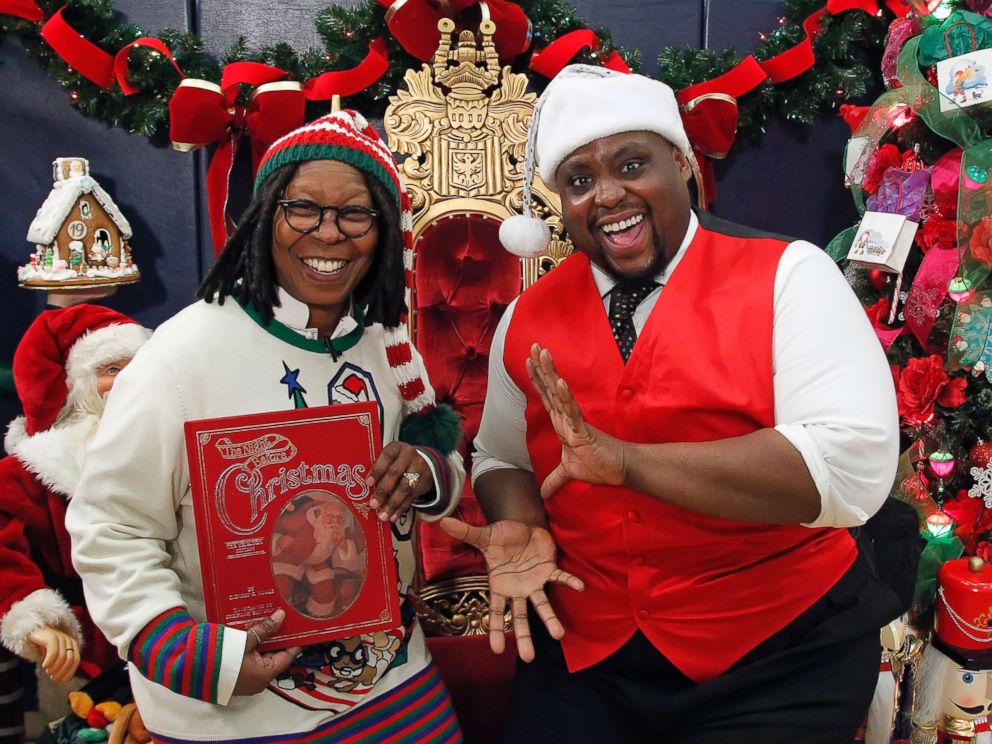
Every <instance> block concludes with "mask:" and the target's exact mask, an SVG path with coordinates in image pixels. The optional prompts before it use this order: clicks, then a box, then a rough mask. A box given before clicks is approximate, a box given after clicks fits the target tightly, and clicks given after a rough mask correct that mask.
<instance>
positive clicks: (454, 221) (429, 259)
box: [383, 3, 571, 635]
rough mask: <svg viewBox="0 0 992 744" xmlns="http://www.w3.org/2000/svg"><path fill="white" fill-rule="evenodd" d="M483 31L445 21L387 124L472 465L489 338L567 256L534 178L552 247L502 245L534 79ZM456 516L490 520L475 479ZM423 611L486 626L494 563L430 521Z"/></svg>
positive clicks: (443, 395)
mask: <svg viewBox="0 0 992 744" xmlns="http://www.w3.org/2000/svg"><path fill="white" fill-rule="evenodd" d="M480 7H481V10H482V13H483V20H482V22H481V24H480V26H479V34H478V37H477V35H476V34H475V33H473V32H472V31H470V30H463V31H461V32H460V33H456V31H455V23H454V22H453V21H452V20H451V19H447V18H446V19H442V20H441V21H440V22H439V23H438V29H439V30H440V31H441V41H440V44H439V46H438V48H437V51H436V52H435V54H434V59H433V61H432V63H430V64H424V65H423V66H422V67H421V68H420V69H419V70H414V69H411V70H408V71H407V73H406V76H405V78H404V85H403V86H402V87H401V88H400V90H398V91H397V93H396V95H395V96H392V97H391V98H390V104H389V107H388V108H387V109H386V114H385V117H384V122H383V123H384V128H385V132H386V136H387V140H388V144H389V147H390V149H392V150H393V151H394V152H395V153H397V154H398V155H401V156H404V155H405V156H407V157H406V159H405V160H404V161H403V163H402V169H403V174H404V177H405V179H406V185H407V189H408V191H409V193H410V196H411V201H412V204H413V236H414V249H415V259H414V267H413V276H414V286H413V288H412V290H411V296H410V310H411V312H410V315H409V323H410V335H411V338H413V340H414V343H415V344H416V345H417V348H418V349H419V350H420V352H421V354H423V356H424V360H425V363H426V366H427V370H428V373H429V375H430V379H431V382H432V384H433V385H434V388H435V390H436V392H437V395H438V400H439V401H440V402H444V403H448V404H450V405H452V406H453V407H454V408H455V410H456V411H458V412H459V413H460V414H461V415H462V417H463V420H464V426H465V441H464V442H463V452H464V453H465V455H466V469H467V470H468V469H469V466H470V464H471V462H470V457H469V454H470V448H471V442H472V440H473V439H474V437H475V435H476V433H477V431H478V427H479V420H480V418H481V415H482V405H483V402H484V400H485V390H486V375H487V372H488V355H489V346H490V344H491V342H492V335H493V332H494V331H495V329H496V325H497V323H498V322H499V319H500V317H501V316H502V313H503V311H504V310H505V308H506V306H507V305H508V304H509V303H510V302H511V301H512V300H513V298H514V297H516V296H517V295H518V294H519V293H520V292H521V290H522V289H524V288H526V287H527V286H529V285H530V284H532V283H533V282H535V281H536V280H537V279H538V278H539V277H540V276H541V274H543V273H545V272H546V271H548V270H550V269H551V268H553V267H554V266H555V265H557V263H558V262H560V261H561V260H563V259H564V258H565V257H566V256H567V255H568V253H570V251H571V248H570V245H569V244H568V241H567V237H566V236H565V235H564V232H563V227H562V223H561V217H560V206H559V200H558V197H557V196H556V195H555V194H553V193H552V192H551V191H549V190H548V189H547V187H546V186H545V185H544V184H543V183H542V182H541V181H540V179H539V178H535V182H534V184H533V197H532V209H533V210H534V213H535V214H536V215H539V216H541V217H542V218H543V219H545V221H546V222H547V223H548V225H549V227H550V228H551V231H552V241H551V244H550V245H549V247H548V250H547V253H546V254H545V255H544V256H541V257H538V258H532V259H519V258H517V257H515V256H513V255H511V254H509V253H507V252H506V251H505V250H504V249H503V248H502V246H501V245H500V242H499V238H498V233H499V226H500V223H501V222H502V221H503V220H504V219H506V218H508V217H510V216H512V215H514V214H519V213H520V210H521V207H522V201H523V177H524V151H525V146H526V141H527V127H528V125H529V123H530V118H531V115H532V113H533V110H534V105H535V103H536V101H537V96H536V95H535V94H534V93H528V92H527V77H526V76H525V75H521V74H516V73H513V72H512V71H511V69H510V67H501V66H500V64H499V56H498V54H497V51H496V47H495V46H494V44H493V34H494V32H495V30H496V24H495V23H493V21H492V20H490V19H489V18H488V17H487V16H486V7H485V4H484V3H480ZM458 516H459V517H461V518H462V519H465V520H466V521H469V522H473V523H476V524H482V523H484V521H485V520H484V518H483V516H482V514H481V511H480V510H479V507H478V504H477V503H476V501H475V497H474V494H473V493H472V489H471V484H467V485H466V488H465V493H464V494H463V497H462V504H461V506H460V508H459V514H458ZM417 539H418V548H419V558H420V566H421V582H420V586H419V587H418V592H417V594H418V597H419V602H418V605H419V606H418V610H419V612H420V615H421V619H422V621H423V624H424V627H425V629H426V630H427V632H428V633H429V634H434V635H473V634H484V633H486V632H488V622H489V619H488V614H487V613H488V591H487V589H488V586H487V582H486V576H485V565H484V563H483V562H482V560H481V556H479V555H478V554H477V553H476V552H475V551H474V549H472V548H469V547H468V546H464V545H458V544H455V543H453V541H451V540H450V539H449V538H447V537H446V536H445V535H443V533H441V532H440V530H438V529H437V528H435V527H433V526H430V525H425V526H423V527H422V528H421V529H420V531H419V533H418V535H417Z"/></svg>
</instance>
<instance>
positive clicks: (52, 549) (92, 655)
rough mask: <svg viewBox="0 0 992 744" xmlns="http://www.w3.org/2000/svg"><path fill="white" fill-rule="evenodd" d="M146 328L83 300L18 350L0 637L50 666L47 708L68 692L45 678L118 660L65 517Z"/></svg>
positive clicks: (1, 528)
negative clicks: (86, 590) (92, 609)
mask: <svg viewBox="0 0 992 744" xmlns="http://www.w3.org/2000/svg"><path fill="white" fill-rule="evenodd" d="M148 336H149V332H148V331H147V330H146V329H144V328H142V327H141V326H140V325H138V324H136V323H135V322H134V321H133V320H131V319H130V318H128V317H127V316H124V315H121V314H120V313H118V312H116V311H114V310H110V309H109V308H105V307H99V306H96V305H87V304H81V305H75V306H73V307H68V308H61V309H57V310H47V311H45V312H43V313H42V314H41V315H39V316H38V318H37V319H36V320H35V321H34V322H33V323H32V324H31V326H30V327H29V328H28V330H27V332H26V333H25V334H24V336H23V338H22V339H21V341H20V343H19V344H18V347H17V349H16V351H15V352H14V363H13V375H14V384H15V387H16V389H17V394H18V397H19V398H20V401H21V405H22V407H23V410H24V415H23V416H20V417H18V418H17V419H15V420H14V421H13V422H12V423H11V424H10V426H9V427H8V430H7V436H6V438H5V440H4V446H5V449H6V451H7V453H8V456H7V457H5V458H3V459H2V460H0V642H2V644H3V646H5V647H6V648H7V649H9V650H10V651H12V652H13V653H15V654H16V655H18V656H20V657H21V658H23V659H27V660H28V661H32V662H35V663H38V664H40V665H41V667H42V669H43V670H44V671H45V672H46V673H47V674H45V675H42V674H39V675H38V676H39V707H40V709H41V712H42V713H43V714H44V715H46V716H50V717H57V716H59V715H62V714H64V712H65V691H64V690H62V691H56V690H55V689H53V687H52V685H51V683H50V682H48V680H51V681H54V682H58V683H73V680H75V682H74V683H73V686H74V687H78V686H79V685H80V684H81V683H82V682H83V681H84V680H85V679H87V678H93V677H95V676H97V675H98V674H99V673H100V671H102V670H103V669H105V668H107V667H108V666H109V665H112V664H116V663H119V660H118V658H117V652H116V649H114V648H113V647H112V646H111V645H110V644H109V643H108V642H107V641H106V640H105V639H104V638H103V636H102V635H101V634H100V632H99V631H98V630H97V629H96V628H95V626H94V625H93V624H92V622H90V620H89V618H88V616H87V614H86V611H85V608H84V606H83V591H82V584H81V582H80V580H79V577H78V576H77V575H76V572H75V571H74V569H73V567H72V563H71V560H70V544H69V535H68V533H67V532H66V529H65V525H64V521H65V511H66V504H67V501H68V499H70V498H71V497H72V494H73V491H74V489H75V487H76V484H77V482H78V480H79V476H80V473H81V471H82V465H83V455H84V452H85V449H86V445H87V444H88V443H89V441H90V440H91V439H92V437H93V435H94V434H95V432H96V428H97V425H98V423H99V421H100V416H101V414H102V412H103V407H104V396H105V395H106V393H107V392H108V391H109V390H110V387H111V386H112V385H113V381H114V378H115V376H116V374H117V373H118V372H119V371H120V370H121V369H123V367H124V366H125V365H126V364H127V363H128V362H129V361H130V359H131V358H132V357H133V356H134V354H135V352H137V350H138V348H139V347H140V346H141V345H142V344H143V343H144V342H145V340H146V339H147V338H148ZM46 678H47V679H46ZM46 683H47V684H46ZM46 696H47V697H46Z"/></svg>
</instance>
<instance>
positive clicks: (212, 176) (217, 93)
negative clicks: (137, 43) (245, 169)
mask: <svg viewBox="0 0 992 744" xmlns="http://www.w3.org/2000/svg"><path fill="white" fill-rule="evenodd" d="M286 76H287V73H286V72H284V71H283V70H280V69H279V68H277V67H270V66H269V65H263V64H260V63H257V62H235V63H233V64H230V65H227V67H225V68H224V73H223V77H222V79H221V84H220V85H217V84H216V83H211V82H209V81H207V80H199V79H195V78H187V79H185V80H183V81H182V82H181V83H180V84H179V87H178V88H176V92H175V93H174V94H173V95H172V100H170V101H169V138H170V139H171V140H172V146H173V147H175V148H176V149H177V150H182V151H189V150H192V149H194V148H197V147H204V146H206V145H210V144H213V143H217V150H216V151H215V152H214V155H213V157H212V158H211V160H210V165H209V166H208V168H207V207H208V213H209V216H210V234H211V237H212V238H213V242H214V252H215V253H220V251H221V249H222V248H223V247H224V243H225V242H226V240H227V235H228V218H227V196H228V188H229V178H230V173H231V166H232V165H233V163H234V156H235V154H236V152H237V146H238V141H239V140H240V138H241V136H242V134H247V135H248V137H249V140H250V141H251V148H252V167H253V168H255V167H257V165H258V162H259V161H260V160H261V158H262V155H264V154H265V151H266V149H268V147H269V145H271V144H272V143H273V142H274V141H275V140H276V139H278V138H279V137H281V136H282V135H283V134H286V133H287V132H290V131H292V130H293V129H295V128H297V127H299V126H301V125H302V124H303V121H304V110H305V108H306V99H305V97H304V94H303V87H302V86H301V85H300V83H298V82H294V81H290V80H286V79H285V78H286ZM241 85H249V86H252V87H254V91H253V92H252V94H251V97H250V99H249V101H248V104H247V105H239V104H238V103H237V98H238V94H239V92H240V86H241Z"/></svg>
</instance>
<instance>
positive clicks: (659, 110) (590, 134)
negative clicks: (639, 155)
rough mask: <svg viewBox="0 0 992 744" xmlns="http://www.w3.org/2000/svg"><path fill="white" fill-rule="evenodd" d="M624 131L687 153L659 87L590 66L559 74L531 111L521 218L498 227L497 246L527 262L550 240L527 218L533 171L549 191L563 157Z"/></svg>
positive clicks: (677, 119)
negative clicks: (654, 138) (652, 135)
mask: <svg viewBox="0 0 992 744" xmlns="http://www.w3.org/2000/svg"><path fill="white" fill-rule="evenodd" d="M624 132H654V133H655V134H659V135H661V136H662V137H664V138H665V139H666V140H668V141H669V142H671V143H672V144H673V145H674V146H675V147H677V148H678V149H679V150H680V151H682V153H683V154H685V155H686V156H687V157H688V156H689V155H690V153H691V148H690V146H689V138H688V136H686V133H685V128H684V127H683V126H682V116H681V114H680V113H679V105H678V102H677V101H676V100H675V93H674V91H672V89H671V88H670V87H668V86H667V85H665V84H664V83H662V82H660V81H658V80H652V79H651V78H648V77H644V76H643V75H632V74H627V73H622V72H616V71H615V70H608V69H606V68H604V67H594V66H592V65H569V66H568V67H566V68H564V69H563V70H562V71H561V72H559V73H558V75H556V76H555V78H554V79H553V80H552V81H551V83H550V84H549V85H548V87H547V88H546V89H545V91H544V93H543V94H542V95H541V98H540V99H539V100H538V102H537V106H535V108H534V115H533V118H532V119H531V124H530V131H529V132H528V136H527V150H526V157H525V162H524V184H523V212H524V213H523V215H515V216H513V217H510V218H509V219H508V220H506V221H504V222H503V224H502V225H501V226H500V230H499V239H500V242H501V243H503V247H504V248H506V249H507V250H508V251H509V252H510V253H513V254H514V255H517V256H521V257H523V258H533V257H534V256H539V255H541V253H542V252H543V251H544V249H545V247H546V246H547V244H548V241H549V240H550V237H551V234H550V232H549V230H548V227H547V225H546V224H545V223H544V221H543V220H540V219H538V218H535V217H533V216H532V215H531V205H530V201H531V186H532V183H533V180H534V173H535V170H536V169H538V168H539V169H540V172H541V179H542V180H543V181H544V183H545V185H546V186H547V187H548V188H549V189H551V190H552V191H555V173H556V172H557V170H558V166H560V165H561V164H562V161H564V160H565V158H567V157H568V156H569V155H571V154H572V153H573V152H575V151H576V150H578V149H579V148H580V147H583V146H584V145H588V144H589V143H590V142H593V141H595V140H598V139H602V138H603V137H610V136H612V135H614V134H622V133H624Z"/></svg>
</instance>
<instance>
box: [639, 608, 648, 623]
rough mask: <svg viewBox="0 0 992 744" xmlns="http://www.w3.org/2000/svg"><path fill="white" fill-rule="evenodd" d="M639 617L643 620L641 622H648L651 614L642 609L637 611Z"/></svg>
mask: <svg viewBox="0 0 992 744" xmlns="http://www.w3.org/2000/svg"><path fill="white" fill-rule="evenodd" d="M637 616H638V617H639V618H641V620H647V619H648V618H649V617H650V616H651V613H650V612H648V611H647V610H643V609H642V610H638V611H637Z"/></svg>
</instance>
